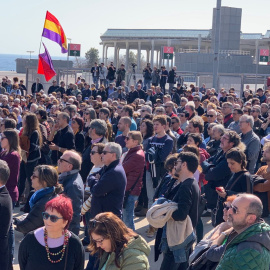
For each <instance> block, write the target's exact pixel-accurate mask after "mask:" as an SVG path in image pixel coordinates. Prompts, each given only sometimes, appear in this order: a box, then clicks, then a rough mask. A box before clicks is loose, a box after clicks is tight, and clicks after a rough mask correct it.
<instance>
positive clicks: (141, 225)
mask: <svg viewBox="0 0 270 270" xmlns="http://www.w3.org/2000/svg"><path fill="white" fill-rule="evenodd" d="M20 215H22V212H20V211H19V208H15V210H14V214H13V216H14V217H18V216H20ZM203 224H204V233H207V232H209V231H210V230H211V229H212V226H211V221H210V218H203ZM135 228H136V232H137V233H138V234H140V235H142V236H143V237H144V239H145V240H146V241H147V243H148V244H149V245H150V247H151V253H150V255H149V263H150V269H151V270H158V269H159V268H160V265H161V262H162V255H160V256H159V260H158V261H157V262H154V244H155V238H154V237H153V238H148V237H147V236H146V230H147V228H148V222H147V219H146V218H138V217H136V218H135ZM83 236H84V233H83V231H80V235H79V237H80V238H81V239H82V238H83ZM22 238H23V234H22V233H19V232H17V231H15V255H14V270H19V269H20V267H19V264H18V249H19V245H20V242H21V240H22ZM85 258H86V259H88V253H86V255H85ZM86 264H87V260H86ZM86 264H85V265H86ZM0 268H1V267H0ZM168 270H169V269H168Z"/></svg>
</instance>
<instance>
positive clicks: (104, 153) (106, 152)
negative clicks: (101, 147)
mask: <svg viewBox="0 0 270 270" xmlns="http://www.w3.org/2000/svg"><path fill="white" fill-rule="evenodd" d="M108 153H110V154H113V152H109V151H102V154H103V155H107V154H108Z"/></svg>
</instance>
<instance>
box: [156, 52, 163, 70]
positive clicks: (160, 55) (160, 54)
mask: <svg viewBox="0 0 270 270" xmlns="http://www.w3.org/2000/svg"><path fill="white" fill-rule="evenodd" d="M162 58H163V50H162V48H160V50H159V64H158V67H157V68H160V67H161V66H162Z"/></svg>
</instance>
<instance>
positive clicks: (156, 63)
mask: <svg viewBox="0 0 270 270" xmlns="http://www.w3.org/2000/svg"><path fill="white" fill-rule="evenodd" d="M156 53H157V55H156V65H158V50H156Z"/></svg>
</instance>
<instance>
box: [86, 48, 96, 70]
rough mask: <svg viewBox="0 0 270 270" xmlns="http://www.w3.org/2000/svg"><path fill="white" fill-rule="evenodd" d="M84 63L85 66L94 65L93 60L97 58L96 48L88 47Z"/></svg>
mask: <svg viewBox="0 0 270 270" xmlns="http://www.w3.org/2000/svg"><path fill="white" fill-rule="evenodd" d="M85 58H86V65H87V67H89V68H90V67H92V66H94V64H95V62H98V60H99V51H98V49H96V48H90V50H89V51H87V52H86V53H85Z"/></svg>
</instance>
